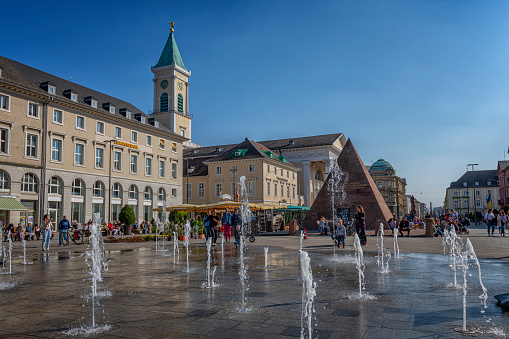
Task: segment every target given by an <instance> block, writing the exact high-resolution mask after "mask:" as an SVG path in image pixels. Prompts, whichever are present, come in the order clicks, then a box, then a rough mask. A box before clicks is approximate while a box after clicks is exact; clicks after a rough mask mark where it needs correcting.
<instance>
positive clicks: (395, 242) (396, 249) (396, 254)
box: [392, 227, 399, 258]
mask: <svg viewBox="0 0 509 339" xmlns="http://www.w3.org/2000/svg"><path fill="white" fill-rule="evenodd" d="M393 230H394V236H393V238H392V242H393V246H394V258H399V244H398V229H397V228H396V227H394V229H393Z"/></svg>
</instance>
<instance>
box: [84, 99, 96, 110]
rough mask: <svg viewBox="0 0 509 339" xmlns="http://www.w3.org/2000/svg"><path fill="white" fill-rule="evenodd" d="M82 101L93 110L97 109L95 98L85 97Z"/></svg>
mask: <svg viewBox="0 0 509 339" xmlns="http://www.w3.org/2000/svg"><path fill="white" fill-rule="evenodd" d="M83 101H85V102H86V103H87V104H89V105H90V106H92V107H93V108H97V99H96V98H94V97H92V96H88V97H85V98H84V99H83Z"/></svg>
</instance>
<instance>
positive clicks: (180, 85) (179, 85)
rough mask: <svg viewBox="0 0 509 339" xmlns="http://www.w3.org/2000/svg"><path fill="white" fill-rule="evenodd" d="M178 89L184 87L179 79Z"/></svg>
mask: <svg viewBox="0 0 509 339" xmlns="http://www.w3.org/2000/svg"><path fill="white" fill-rule="evenodd" d="M177 86H178V88H179V90H180V91H181V90H182V88H184V84H183V83H182V81H179V83H178V84H177Z"/></svg>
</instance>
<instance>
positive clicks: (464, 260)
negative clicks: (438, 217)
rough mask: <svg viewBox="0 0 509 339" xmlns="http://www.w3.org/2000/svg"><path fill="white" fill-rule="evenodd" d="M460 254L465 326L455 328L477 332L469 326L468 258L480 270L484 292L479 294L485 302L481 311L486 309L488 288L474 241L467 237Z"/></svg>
mask: <svg viewBox="0 0 509 339" xmlns="http://www.w3.org/2000/svg"><path fill="white" fill-rule="evenodd" d="M459 256H460V263H461V264H460V265H459V267H460V268H461V269H462V271H463V327H462V328H455V329H454V330H455V331H456V332H461V333H475V330H473V329H470V328H467V271H468V258H470V259H472V260H474V261H475V263H476V265H477V268H478V271H479V284H480V286H481V289H482V294H481V296H479V298H480V299H481V300H482V304H483V310H482V311H481V312H482V313H484V309H486V307H487V306H486V300H487V299H488V289H487V288H486V287H485V286H484V284H483V282H482V275H481V265H480V264H479V260H478V259H477V255H476V254H475V251H474V247H473V246H472V243H471V242H470V239H467V242H466V245H465V251H464V252H461V253H460V254H459Z"/></svg>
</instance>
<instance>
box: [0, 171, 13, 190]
mask: <svg viewBox="0 0 509 339" xmlns="http://www.w3.org/2000/svg"><path fill="white" fill-rule="evenodd" d="M9 188H11V178H10V177H9V174H7V172H6V171H2V170H0V189H5V190H7V189H9Z"/></svg>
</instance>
